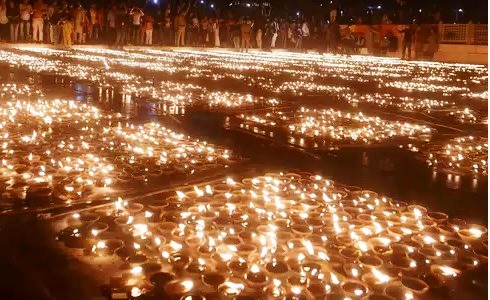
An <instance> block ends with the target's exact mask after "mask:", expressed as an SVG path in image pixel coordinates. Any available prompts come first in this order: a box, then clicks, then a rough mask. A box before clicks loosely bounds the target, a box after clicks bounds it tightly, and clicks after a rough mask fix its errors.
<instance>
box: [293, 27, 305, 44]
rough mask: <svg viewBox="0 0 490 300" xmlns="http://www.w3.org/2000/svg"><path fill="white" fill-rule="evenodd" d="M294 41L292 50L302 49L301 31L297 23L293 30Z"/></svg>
mask: <svg viewBox="0 0 490 300" xmlns="http://www.w3.org/2000/svg"><path fill="white" fill-rule="evenodd" d="M294 39H295V40H296V44H295V46H294V48H295V49H296V50H301V48H302V47H303V30H302V26H301V24H300V23H299V22H298V23H297V24H296V26H295V28H294Z"/></svg>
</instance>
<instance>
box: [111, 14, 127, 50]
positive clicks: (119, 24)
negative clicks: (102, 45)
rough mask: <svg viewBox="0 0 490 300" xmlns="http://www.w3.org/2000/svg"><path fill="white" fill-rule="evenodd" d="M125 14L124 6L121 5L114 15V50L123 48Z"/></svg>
mask: <svg viewBox="0 0 490 300" xmlns="http://www.w3.org/2000/svg"><path fill="white" fill-rule="evenodd" d="M126 13H127V10H126V6H125V5H124V4H121V5H120V6H119V9H118V10H117V13H116V23H115V24H116V41H115V43H114V44H115V46H116V48H120V49H122V48H123V46H124V41H125V39H126V26H127V24H126V22H127V21H126Z"/></svg>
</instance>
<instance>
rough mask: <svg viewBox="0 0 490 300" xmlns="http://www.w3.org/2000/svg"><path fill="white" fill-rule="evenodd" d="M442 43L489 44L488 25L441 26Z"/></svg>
mask: <svg viewBox="0 0 490 300" xmlns="http://www.w3.org/2000/svg"><path fill="white" fill-rule="evenodd" d="M439 36H440V43H447V44H487V43H488V25H486V24H439Z"/></svg>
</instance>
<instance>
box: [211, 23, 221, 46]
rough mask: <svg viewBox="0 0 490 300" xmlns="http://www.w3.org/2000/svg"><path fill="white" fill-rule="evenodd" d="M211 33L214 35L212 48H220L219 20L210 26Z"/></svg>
mask: <svg viewBox="0 0 490 300" xmlns="http://www.w3.org/2000/svg"><path fill="white" fill-rule="evenodd" d="M212 28H213V33H214V46H215V47H220V46H221V43H220V40H219V19H218V18H216V19H215V20H214V22H213V24H212Z"/></svg>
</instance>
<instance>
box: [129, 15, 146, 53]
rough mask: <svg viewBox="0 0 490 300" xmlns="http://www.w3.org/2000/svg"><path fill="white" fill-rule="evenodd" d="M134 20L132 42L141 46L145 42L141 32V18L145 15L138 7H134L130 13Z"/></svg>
mask: <svg viewBox="0 0 490 300" xmlns="http://www.w3.org/2000/svg"><path fill="white" fill-rule="evenodd" d="M129 15H131V17H132V20H133V26H132V34H131V40H132V41H133V43H134V44H135V45H140V44H142V42H143V34H142V31H141V18H142V17H143V16H144V15H145V14H144V13H143V11H142V10H141V9H139V8H138V7H133V8H132V9H131V11H130V12H129Z"/></svg>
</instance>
